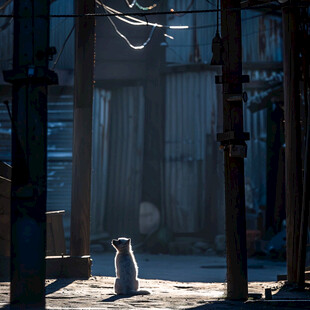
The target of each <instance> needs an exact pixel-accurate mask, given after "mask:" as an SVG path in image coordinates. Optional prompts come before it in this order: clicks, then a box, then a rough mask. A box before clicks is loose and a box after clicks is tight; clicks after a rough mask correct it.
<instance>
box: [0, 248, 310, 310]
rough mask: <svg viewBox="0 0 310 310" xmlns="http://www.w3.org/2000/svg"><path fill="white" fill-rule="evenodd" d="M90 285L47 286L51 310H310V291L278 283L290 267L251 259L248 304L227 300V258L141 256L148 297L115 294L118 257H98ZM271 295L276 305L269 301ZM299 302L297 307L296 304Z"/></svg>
mask: <svg viewBox="0 0 310 310" xmlns="http://www.w3.org/2000/svg"><path fill="white" fill-rule="evenodd" d="M92 258H93V269H92V273H93V276H92V277H91V278H90V279H89V280H74V279H57V280H46V305H47V309H276V308H279V307H281V309H292V308H295V309H310V303H309V302H308V300H310V294H309V291H304V292H298V291H295V290H289V289H286V288H285V287H284V286H283V285H284V282H276V281H275V280H276V276H277V274H279V273H281V274H283V273H285V272H286V268H285V263H282V262H270V261H266V260H263V261H262V260H255V259H250V260H249V262H248V265H249V270H248V271H249V293H250V298H249V300H248V301H247V302H240V301H239V302H237V301H227V300H225V294H226V293H225V292H226V284H225V273H226V269H225V258H223V257H216V256H171V255H150V254H137V255H136V259H137V262H138V265H139V270H140V271H139V277H140V278H141V279H142V280H140V287H141V289H146V290H150V291H151V295H144V296H122V297H120V296H115V295H114V294H113V283H114V266H113V258H114V254H113V253H93V255H92ZM265 289H271V292H272V295H273V299H272V300H269V301H267V300H265V298H264V297H265ZM293 300H294V301H293ZM8 302H9V283H8V282H0V306H3V307H4V308H7V309H9V307H8V306H6V304H7V303H8Z"/></svg>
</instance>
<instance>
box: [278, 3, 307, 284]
mask: <svg viewBox="0 0 310 310" xmlns="http://www.w3.org/2000/svg"><path fill="white" fill-rule="evenodd" d="M298 20H299V8H297V7H296V6H285V7H283V8H282V25H283V47H284V49H283V68H284V118H285V145H286V147H285V169H286V224H287V226H286V227H287V230H286V232H287V234H286V242H287V255H286V256H287V280H288V282H290V283H297V262H298V251H299V236H300V224H301V202H302V176H301V143H300V141H301V128H300V95H299V80H300V72H299V71H300V70H299V49H298V40H297V33H298Z"/></svg>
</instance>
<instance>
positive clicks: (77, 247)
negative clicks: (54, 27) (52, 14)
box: [71, 0, 95, 256]
mask: <svg viewBox="0 0 310 310" xmlns="http://www.w3.org/2000/svg"><path fill="white" fill-rule="evenodd" d="M75 5H76V7H75V13H76V14H85V13H94V12H95V1H94V0H76V1H75ZM94 30H95V18H94V17H93V16H92V17H80V18H77V19H76V27H75V78H74V128H73V162H72V205H71V255H72V256H83V255H89V252H90V249H89V246H90V199H91V149H92V103H93V71H94Z"/></svg>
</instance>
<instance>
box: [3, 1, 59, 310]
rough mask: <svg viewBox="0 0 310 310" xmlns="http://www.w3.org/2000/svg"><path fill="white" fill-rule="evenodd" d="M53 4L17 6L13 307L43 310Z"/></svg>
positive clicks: (9, 77) (12, 73) (10, 77)
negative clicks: (50, 23) (48, 107)
mask: <svg viewBox="0 0 310 310" xmlns="http://www.w3.org/2000/svg"><path fill="white" fill-rule="evenodd" d="M49 4H50V3H49V1H48V0H32V1H29V0H27V1H24V0H23V1H21V0H16V1H14V16H15V18H14V51H13V70H9V71H4V72H3V76H4V79H5V80H6V82H9V83H12V84H13V89H12V98H13V99H12V167H13V169H12V185H11V197H12V198H11V210H10V211H11V251H10V252H11V261H10V262H11V267H10V269H11V294H10V302H11V305H13V306H16V307H20V306H23V307H27V308H35V307H40V308H44V307H45V259H44V257H45V245H46V242H45V226H46V220H45V211H46V184H47V181H46V170H47V155H46V154H47V142H46V141H47V85H49V84H52V83H56V82H57V76H56V75H55V73H53V72H52V71H50V70H48V59H49Z"/></svg>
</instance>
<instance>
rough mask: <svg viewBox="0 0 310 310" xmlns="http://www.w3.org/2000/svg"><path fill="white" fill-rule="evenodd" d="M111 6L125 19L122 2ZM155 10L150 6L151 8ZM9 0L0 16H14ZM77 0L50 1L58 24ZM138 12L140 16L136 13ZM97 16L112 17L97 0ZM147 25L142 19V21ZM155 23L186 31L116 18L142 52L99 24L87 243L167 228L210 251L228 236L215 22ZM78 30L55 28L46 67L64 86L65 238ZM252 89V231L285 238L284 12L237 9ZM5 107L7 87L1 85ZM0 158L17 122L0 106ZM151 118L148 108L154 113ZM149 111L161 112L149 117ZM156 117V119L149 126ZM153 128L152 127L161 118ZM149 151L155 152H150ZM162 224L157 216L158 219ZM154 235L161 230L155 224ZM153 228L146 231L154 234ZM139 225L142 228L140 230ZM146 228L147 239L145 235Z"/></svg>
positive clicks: (55, 158) (59, 88)
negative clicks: (52, 55) (194, 239)
mask: <svg viewBox="0 0 310 310" xmlns="http://www.w3.org/2000/svg"><path fill="white" fill-rule="evenodd" d="M104 5H107V6H111V7H113V9H115V10H118V11H121V12H126V11H131V10H129V8H128V6H127V5H126V3H125V1H124V3H123V2H121V3H118V4H115V3H113V1H104ZM150 5H151V4H150ZM12 7H13V1H9V3H8V4H7V5H6V6H5V8H3V9H2V13H6V14H9V13H11V12H12ZM215 7H216V1H202V0H201V1H189V0H181V1H168V2H165V3H164V2H162V1H161V2H160V3H158V5H157V6H156V7H155V8H154V9H153V10H152V11H157V10H158V11H162V10H163V9H165V10H169V9H174V10H175V11H183V10H190V9H194V10H208V9H214V8H215ZM73 10H74V3H73V0H72V1H71V0H66V1H62V0H57V1H52V2H51V14H52V15H53V14H54V15H56V14H72V13H73V12H74V11H73ZM133 10H136V11H139V12H141V10H139V8H137V7H136V8H133ZM96 12H97V13H105V12H106V11H105V10H104V8H103V7H102V6H101V4H100V1H99V2H97V8H96ZM140 19H142V20H144V19H143V18H140ZM147 21H148V22H150V23H152V22H153V23H161V24H165V25H167V26H173V25H177V26H180V25H185V26H188V28H185V29H169V28H168V29H167V28H156V29H155V30H154V31H153V28H152V26H134V25H130V24H127V23H124V22H122V21H119V20H117V19H116V18H115V17H113V18H112V22H113V23H115V25H116V26H117V29H119V31H121V32H122V33H124V34H125V35H126V37H127V38H128V39H129V40H130V41H131V42H133V43H132V44H137V45H140V44H141V43H143V42H145V40H146V39H147V38H148V37H149V36H150V34H152V37H151V39H150V42H149V43H148V44H147V45H146V46H145V48H144V49H140V50H135V49H133V48H131V47H130V46H129V45H128V44H127V42H126V41H125V40H123V38H121V37H120V36H119V35H118V34H117V33H116V32H115V29H114V27H113V24H111V22H110V20H109V19H108V18H105V17H97V18H96V63H95V88H94V101H93V116H94V117H93V146H92V154H93V155H92V156H93V161H92V202H91V238H92V240H95V239H101V238H112V237H116V236H119V235H126V236H133V237H134V238H137V240H139V241H140V240H141V237H140V236H141V233H143V234H148V233H150V232H152V231H151V230H153V229H155V228H156V223H155V224H154V223H153V224H150V225H144V226H145V227H141V225H142V224H140V226H139V219H140V218H141V217H142V218H143V223H148V222H147V221H148V218H149V221H151V222H152V219H153V217H155V218H156V216H158V215H159V218H160V220H159V219H157V220H155V222H156V221H157V222H158V225H163V226H165V227H167V228H168V229H169V231H171V233H173V234H174V236H181V237H198V238H203V239H205V240H207V241H208V242H211V243H213V242H214V240H215V237H216V236H217V235H221V234H223V233H224V217H225V216H224V185H223V184H224V183H223V159H222V153H221V152H219V151H218V148H219V145H218V143H217V141H216V134H217V132H219V131H220V128H221V126H222V111H221V105H220V102H221V87H220V86H217V85H216V84H215V83H214V77H215V75H217V74H219V66H211V65H210V62H211V59H212V48H211V43H212V38H213V37H214V35H215V32H216V26H217V20H216V13H215V12H213V13H198V14H176V15H168V16H165V15H163V16H161V15H159V16H156V15H155V16H149V17H147ZM0 22H1V31H0V40H1V47H0V58H1V70H7V69H9V68H11V66H12V50H13V49H12V48H13V21H12V18H9V17H8V18H2V19H1V21H0ZM73 25H74V20H73V18H70V17H63V18H51V26H50V36H51V43H50V45H51V46H55V47H56V49H57V51H58V53H59V52H60V51H61V55H59V57H57V58H56V57H55V59H54V60H53V61H51V63H50V66H51V67H55V71H56V72H57V74H58V76H59V85H56V86H51V87H50V90H49V100H48V197H47V209H48V210H50V211H51V210H65V215H64V227H65V235H66V237H67V238H68V237H69V234H70V228H69V227H70V210H71V183H72V180H71V178H72V132H73V80H74V76H73V70H74V57H73V55H74V35H73V34H72V33H74V29H73ZM242 41H243V51H242V52H243V68H244V74H248V75H249V76H250V83H248V84H245V91H246V93H245V97H246V94H247V100H246V102H244V126H245V131H248V132H250V133H251V140H250V141H248V143H247V144H248V156H247V159H245V179H246V207H247V211H248V212H247V226H248V230H253V231H254V230H255V231H260V232H261V233H263V232H264V231H265V230H271V231H272V232H273V233H276V232H278V231H280V230H281V225H282V222H283V219H284V218H285V212H284V208H285V206H284V198H283V195H284V194H283V193H284V170H283V169H284V168H283V160H281V159H283V95H282V92H283V91H282V82H283V71H282V26H281V14H280V12H279V11H276V10H270V9H264V10H249V11H242ZM0 84H1V85H0V96H1V98H0V101H1V102H3V101H4V100H9V102H11V88H10V87H11V86H10V85H8V84H7V83H5V82H4V81H3V80H2V77H1V80H0ZM0 109H1V110H0V112H1V113H0V124H1V127H0V135H1V149H0V160H1V161H5V162H7V163H10V161H11V151H10V150H11V149H10V148H11V123H10V120H9V116H8V114H7V110H6V108H5V106H4V105H1V106H0ZM152 109H153V110H152ZM148 111H155V112H156V113H159V114H157V115H155V116H154V114H152V116H150V115H149V113H148ZM154 117H155V118H154ZM156 118H157V119H156ZM149 143H151V145H148V144H149ZM156 214H157V215H156ZM152 225H153V226H152ZM154 225H155V226H154ZM147 226H149V227H147ZM139 227H140V229H139ZM141 230H142V231H141Z"/></svg>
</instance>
